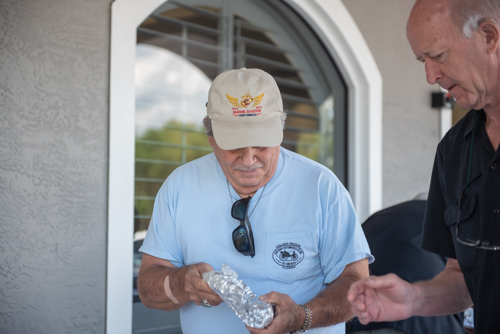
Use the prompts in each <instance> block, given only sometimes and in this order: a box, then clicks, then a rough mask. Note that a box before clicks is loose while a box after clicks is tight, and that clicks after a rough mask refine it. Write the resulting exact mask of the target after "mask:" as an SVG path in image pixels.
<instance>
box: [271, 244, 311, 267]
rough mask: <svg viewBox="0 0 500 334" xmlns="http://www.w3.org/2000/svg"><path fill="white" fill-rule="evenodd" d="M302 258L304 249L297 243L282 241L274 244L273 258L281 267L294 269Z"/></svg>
mask: <svg viewBox="0 0 500 334" xmlns="http://www.w3.org/2000/svg"><path fill="white" fill-rule="evenodd" d="M303 259H304V251H303V250H302V248H301V247H300V245H299V244H296V243H294V242H284V243H282V244H279V245H277V246H276V249H275V250H274V251H273V260H274V262H276V263H277V264H278V265H280V266H281V267H282V268H283V269H294V268H295V267H297V265H298V264H299V263H300V262H302V260H303Z"/></svg>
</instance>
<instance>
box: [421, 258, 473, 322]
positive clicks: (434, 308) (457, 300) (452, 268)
mask: <svg viewBox="0 0 500 334" xmlns="http://www.w3.org/2000/svg"><path fill="white" fill-rule="evenodd" d="M415 288H416V293H417V303H416V304H415V309H414V315H417V316H427V317H428V316H440V315H447V314H454V313H458V312H462V311H464V310H466V309H467V308H469V307H470V306H472V300H471V298H470V295H469V291H468V290H467V285H466V284H465V280H464V276H463V273H462V271H461V269H460V266H459V265H458V262H457V260H455V259H449V260H448V263H447V264H446V268H445V270H443V271H442V272H441V273H440V274H439V275H438V276H437V277H436V278H434V279H433V280H431V281H426V282H420V283H416V284H415Z"/></svg>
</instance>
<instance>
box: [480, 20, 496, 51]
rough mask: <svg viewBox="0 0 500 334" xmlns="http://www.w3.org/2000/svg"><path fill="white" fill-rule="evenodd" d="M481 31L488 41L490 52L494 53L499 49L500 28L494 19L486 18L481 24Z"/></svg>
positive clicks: (487, 46)
mask: <svg viewBox="0 0 500 334" xmlns="http://www.w3.org/2000/svg"><path fill="white" fill-rule="evenodd" d="M479 31H480V33H481V34H482V35H483V37H484V41H485V42H486V49H487V51H488V53H493V52H495V51H496V50H497V49H498V44H499V43H500V28H499V27H498V25H497V23H496V22H495V21H493V20H485V21H484V22H482V23H481V24H480V25H479Z"/></svg>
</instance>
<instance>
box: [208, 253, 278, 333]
mask: <svg viewBox="0 0 500 334" xmlns="http://www.w3.org/2000/svg"><path fill="white" fill-rule="evenodd" d="M203 280H204V281H205V282H207V284H208V286H209V287H210V288H211V289H212V290H214V291H215V292H216V293H217V294H218V295H219V297H220V298H221V299H222V300H223V301H224V302H225V303H226V304H227V306H229V307H230V308H231V309H232V310H233V311H234V312H235V313H236V315H237V316H238V317H240V319H241V320H243V323H244V324H245V325H247V326H249V327H254V328H259V329H262V328H265V327H267V326H268V325H269V324H270V323H271V321H273V317H274V312H273V307H272V306H271V305H270V304H268V303H266V302H263V301H261V300H259V298H258V297H257V295H256V294H255V293H253V292H252V290H250V288H249V287H248V286H247V285H246V284H245V283H244V282H243V281H241V280H239V279H238V274H236V272H235V271H234V270H232V269H231V268H230V267H229V266H228V265H227V264H226V263H224V264H223V265H222V269H221V270H220V271H210V272H206V273H203Z"/></svg>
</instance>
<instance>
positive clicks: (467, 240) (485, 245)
mask: <svg viewBox="0 0 500 334" xmlns="http://www.w3.org/2000/svg"><path fill="white" fill-rule="evenodd" d="M481 175H482V174H479V175H477V176H476V177H474V178H473V179H472V180H470V181H469V182H468V183H467V184H466V185H465V187H464V188H463V189H462V194H461V196H460V202H459V206H458V207H459V217H458V221H457V227H456V230H455V237H456V238H457V241H458V242H459V243H461V244H463V245H466V246H471V247H476V248H479V249H485V250H499V249H500V245H499V246H495V245H490V243H489V242H488V241H481V238H480V237H474V238H471V237H470V236H471V235H470V234H469V235H465V236H463V235H461V234H460V221H461V219H462V217H461V216H462V211H463V210H462V209H463V204H464V203H465V202H466V200H467V197H468V193H469V186H470V184H471V183H472V182H474V181H476V180H478V179H479V178H480V176H481ZM471 198H472V197H471ZM469 205H470V204H469ZM476 210H477V208H476ZM475 230H476V231H477V230H480V227H479V222H477V224H476V226H475ZM462 234H464V233H462Z"/></svg>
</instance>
